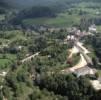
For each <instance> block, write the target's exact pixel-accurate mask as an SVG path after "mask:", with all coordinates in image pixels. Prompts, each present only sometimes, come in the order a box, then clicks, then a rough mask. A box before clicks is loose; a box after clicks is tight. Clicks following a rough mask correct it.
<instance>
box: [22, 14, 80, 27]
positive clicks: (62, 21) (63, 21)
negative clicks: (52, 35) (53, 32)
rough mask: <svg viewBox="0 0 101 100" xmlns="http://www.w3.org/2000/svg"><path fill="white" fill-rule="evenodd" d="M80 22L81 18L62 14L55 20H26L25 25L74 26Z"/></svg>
mask: <svg viewBox="0 0 101 100" xmlns="http://www.w3.org/2000/svg"><path fill="white" fill-rule="evenodd" d="M79 21H80V16H78V15H76V14H74V15H68V13H61V14H59V15H58V16H57V17H55V18H32V19H25V20H24V21H23V23H25V24H29V25H32V24H36V25H37V24H45V25H50V26H59V27H64V26H72V25H74V24H78V23H79Z"/></svg>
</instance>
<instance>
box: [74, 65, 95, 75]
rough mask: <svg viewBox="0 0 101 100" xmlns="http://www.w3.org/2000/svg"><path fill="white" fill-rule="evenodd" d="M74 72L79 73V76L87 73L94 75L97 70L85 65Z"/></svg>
mask: <svg viewBox="0 0 101 100" xmlns="http://www.w3.org/2000/svg"><path fill="white" fill-rule="evenodd" d="M73 73H74V74H75V75H77V77H80V76H85V75H94V74H95V73H96V70H95V69H92V68H90V67H88V66H85V67H82V68H79V69H76V70H75V71H74V72H73Z"/></svg>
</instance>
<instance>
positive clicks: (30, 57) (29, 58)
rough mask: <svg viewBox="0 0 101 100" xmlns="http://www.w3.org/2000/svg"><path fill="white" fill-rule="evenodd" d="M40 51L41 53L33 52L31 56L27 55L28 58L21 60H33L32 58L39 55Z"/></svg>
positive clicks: (22, 61)
mask: <svg viewBox="0 0 101 100" xmlns="http://www.w3.org/2000/svg"><path fill="white" fill-rule="evenodd" d="M39 53H40V52H37V53H35V54H33V55H31V56H29V57H27V58H25V59H23V60H21V63H24V62H26V61H29V60H31V59H32V58H35V57H36V56H38V55H39Z"/></svg>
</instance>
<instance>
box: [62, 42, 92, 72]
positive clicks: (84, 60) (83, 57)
mask: <svg viewBox="0 0 101 100" xmlns="http://www.w3.org/2000/svg"><path fill="white" fill-rule="evenodd" d="M78 52H80V61H79V62H78V63H77V64H76V65H75V66H73V67H71V68H67V69H64V70H62V72H68V71H69V72H74V71H75V70H76V69H79V68H82V67H85V66H87V64H88V63H90V64H92V60H91V58H90V57H89V56H88V55H87V54H89V53H90V51H89V50H88V49H86V48H85V47H84V46H83V43H81V42H75V44H74V47H73V48H72V49H71V53H70V55H69V57H72V55H73V54H77V53H78Z"/></svg>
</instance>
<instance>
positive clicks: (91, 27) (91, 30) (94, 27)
mask: <svg viewBox="0 0 101 100" xmlns="http://www.w3.org/2000/svg"><path fill="white" fill-rule="evenodd" d="M89 32H97V29H96V26H95V24H93V25H91V26H90V27H89Z"/></svg>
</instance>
